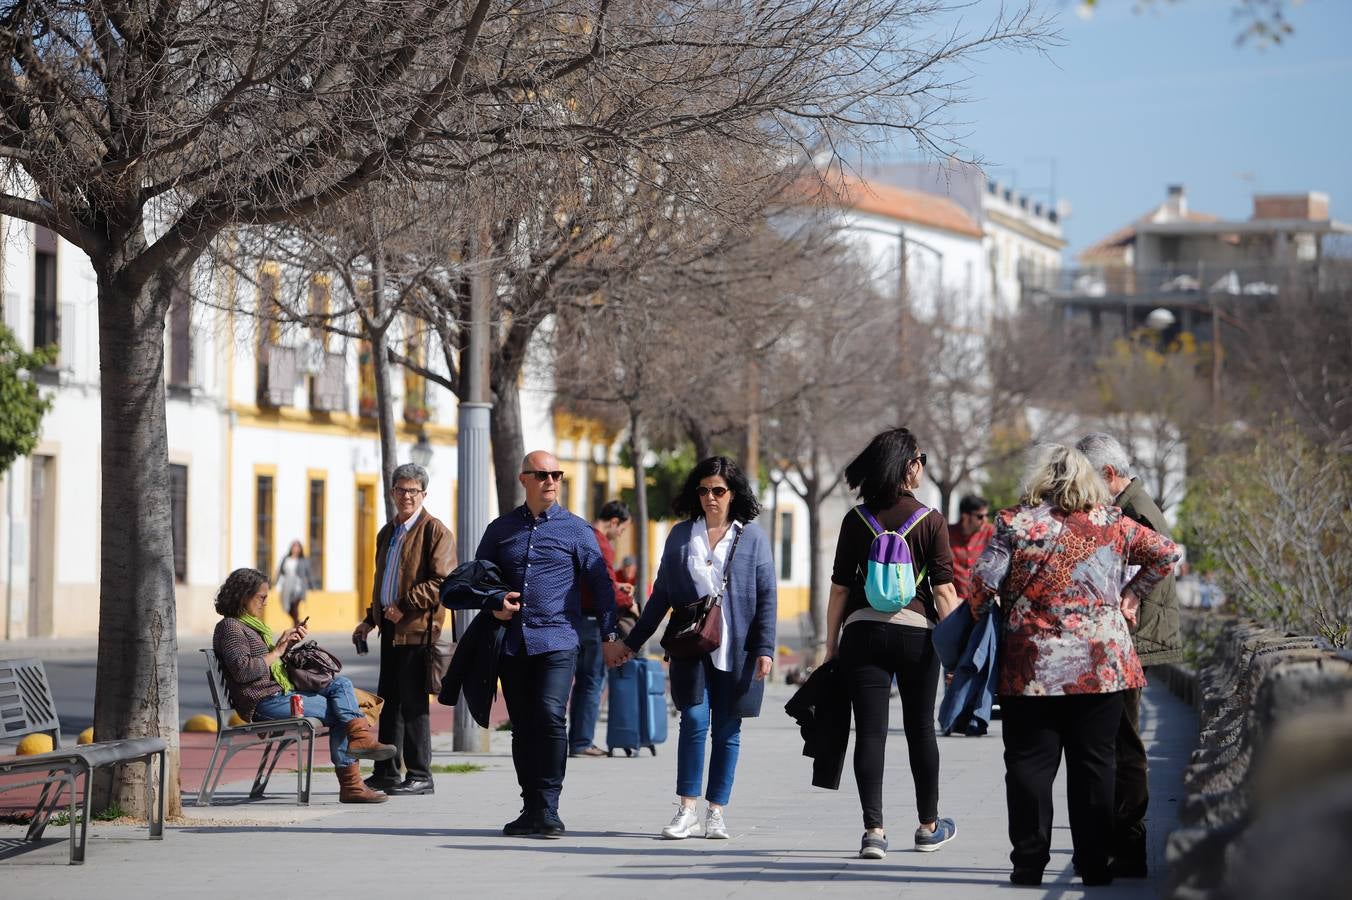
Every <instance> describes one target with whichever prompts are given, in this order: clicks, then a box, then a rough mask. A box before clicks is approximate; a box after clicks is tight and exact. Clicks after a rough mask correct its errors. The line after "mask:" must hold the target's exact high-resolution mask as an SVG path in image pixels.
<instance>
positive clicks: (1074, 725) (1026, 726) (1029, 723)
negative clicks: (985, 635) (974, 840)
mask: <svg viewBox="0 0 1352 900" xmlns="http://www.w3.org/2000/svg"><path fill="white" fill-rule="evenodd" d="M1000 708H1001V709H1002V710H1003V725H1002V728H1001V730H1002V732H1003V734H1004V741H1005V797H1006V801H1007V802H1008V804H1009V842H1010V844H1012V845H1013V848H1014V849H1013V850H1012V851H1011V852H1010V854H1009V859H1010V861H1011V862H1013V863H1014V865H1015V866H1017V867H1020V868H1028V869H1037V870H1038V871H1041V870H1042V869H1044V868H1046V866H1047V861H1048V860H1049V859H1051V836H1052V782H1053V781H1054V780H1055V779H1056V770H1057V769H1059V768H1060V766H1061V754H1062V752H1063V751H1064V753H1065V756H1066V798H1067V802H1068V805H1069V807H1070V837H1071V841H1072V842H1073V844H1074V847H1075V862H1076V864H1077V865H1079V867H1080V871H1082V872H1086V873H1098V872H1101V871H1103V870H1105V869H1106V868H1107V866H1108V849H1109V844H1110V841H1111V839H1112V831H1113V773H1114V770H1115V769H1116V766H1115V765H1114V761H1113V754H1114V743H1115V741H1116V738H1117V728H1118V724H1119V722H1120V721H1121V719H1122V692H1120V691H1119V692H1117V693H1112V694H1071V695H1068V696H1059V697H1009V696H1002V697H1001V698H1000Z"/></svg>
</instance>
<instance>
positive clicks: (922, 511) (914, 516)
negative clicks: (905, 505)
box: [897, 506, 933, 537]
mask: <svg viewBox="0 0 1352 900" xmlns="http://www.w3.org/2000/svg"><path fill="white" fill-rule="evenodd" d="M931 512H933V510H931V509H930V508H929V507H928V506H922V507H920V508H919V509H917V510H916V511H915V512H913V513H911V517H910V518H909V519H907V520H906V521H905V522H903V523H902V526H901V527H900V528H898V529H897V531H898V533H900V534H901V536H902V537H906V535H907V534H909V533H910V531H911V529H912V528H914V527H915V526H917V525H919V524H920V520H921V519H923V518H925V516H927V515H929V514H930V513H931Z"/></svg>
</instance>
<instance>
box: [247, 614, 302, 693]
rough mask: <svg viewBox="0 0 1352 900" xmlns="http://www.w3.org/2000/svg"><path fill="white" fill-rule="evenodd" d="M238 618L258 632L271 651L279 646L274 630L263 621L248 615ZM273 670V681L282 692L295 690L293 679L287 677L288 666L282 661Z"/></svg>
mask: <svg viewBox="0 0 1352 900" xmlns="http://www.w3.org/2000/svg"><path fill="white" fill-rule="evenodd" d="M237 618H238V619H239V621H240V622H241V623H242V624H244V625H247V626H249V627H250V628H252V629H253V630H254V631H256V632H258V634H259V635H260V636H261V637H262V638H263V643H265V644H267V645H268V649H269V650H271V649H272V648H273V647H275V646H277V641H276V640H274V639H273V637H272V629H271V628H269V627H268V626H266V625H264V624H263V620H262V619H258V618H255V617H254V616H251V615H249V614H248V613H240V614H239V616H238V617H237ZM271 670H272V680H273V681H275V682H277V683H278V684H280V685H281V686H282V690H284V691H287V692H288V693H290V692H291V691H294V690H295V687H294V686H293V685H292V684H291V679H290V678H287V677H286V666H284V665H282V661H281V660H280V659H279V660H277V661H276V662H275V663H273V664H272V666H271Z"/></svg>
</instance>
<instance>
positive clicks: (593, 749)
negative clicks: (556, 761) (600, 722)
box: [568, 744, 610, 759]
mask: <svg viewBox="0 0 1352 900" xmlns="http://www.w3.org/2000/svg"><path fill="white" fill-rule="evenodd" d="M609 755H610V754H609V753H607V752H606V751H604V750H602V749H601V748H600V747H598V746H596V745H595V744H592V745H591V746H590V747H588V748H587V749H586V750H573V751H570V752H569V754H568V756H569V758H570V759H577V758H578V757H579V756H587V757H593V758H595V757H598V756H609Z"/></svg>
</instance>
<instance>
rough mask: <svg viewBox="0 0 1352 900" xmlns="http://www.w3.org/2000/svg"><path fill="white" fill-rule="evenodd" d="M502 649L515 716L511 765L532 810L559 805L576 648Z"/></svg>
mask: <svg viewBox="0 0 1352 900" xmlns="http://www.w3.org/2000/svg"><path fill="white" fill-rule="evenodd" d="M521 650H522V652H521V653H519V654H517V655H515V656H509V655H508V654H506V653H504V654H503V655H502V658H501V659H500V660H499V662H498V677H499V678H500V679H501V681H502V698H503V699H504V700H506V701H507V715H508V717H509V718H510V719H511V720H512V765H513V766H514V767H515V768H516V781H517V784H519V785H520V786H521V802H522V805H523V806H524V807H525V808H526V809H528V810H537V811H538V810H543V809H552V810H555V811H556V812H557V811H558V808H559V794H560V793H561V792H562V790H563V776H564V772H565V771H566V770H567V766H568V729H567V728H566V727H565V720H564V710H566V709H567V707H568V694H569V692H570V689H571V688H572V685H573V670H574V668H575V667H576V666H577V648H576V647H573V648H570V649H568V650H552V651H549V652H547V653H537V654H536V655H535V656H527V655H526V653H525V648H524V647H522V648H521Z"/></svg>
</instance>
